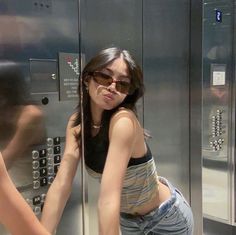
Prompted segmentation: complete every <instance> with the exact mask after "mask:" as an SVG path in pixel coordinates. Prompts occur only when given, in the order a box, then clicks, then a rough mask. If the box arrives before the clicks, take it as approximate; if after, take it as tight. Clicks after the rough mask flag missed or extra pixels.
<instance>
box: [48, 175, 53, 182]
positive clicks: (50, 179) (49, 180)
mask: <svg viewBox="0 0 236 235" xmlns="http://www.w3.org/2000/svg"><path fill="white" fill-rule="evenodd" d="M53 180H54V177H52V176H50V177H48V184H52V182H53Z"/></svg>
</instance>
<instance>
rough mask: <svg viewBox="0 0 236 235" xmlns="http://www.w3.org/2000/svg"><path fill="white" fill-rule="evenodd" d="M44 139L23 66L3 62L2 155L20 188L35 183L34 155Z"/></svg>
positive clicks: (0, 105) (0, 86)
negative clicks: (32, 152) (22, 69)
mask: <svg viewBox="0 0 236 235" xmlns="http://www.w3.org/2000/svg"><path fill="white" fill-rule="evenodd" d="M44 135H45V131H44V123H43V113H42V111H41V109H40V108H39V107H38V106H36V105H34V104H33V102H32V100H31V99H30V95H29V92H28V90H27V86H26V82H25V78H24V76H23V73H22V71H21V70H20V66H19V65H18V64H17V63H15V62H12V61H0V151H1V152H2V156H3V159H4V162H5V165H6V167H7V169H8V172H9V174H10V176H11V178H12V180H13V182H14V183H15V185H16V186H17V187H20V186H25V185H27V184H30V183H32V158H31V151H32V147H33V146H34V145H37V144H40V143H41V142H42V140H43V138H44Z"/></svg>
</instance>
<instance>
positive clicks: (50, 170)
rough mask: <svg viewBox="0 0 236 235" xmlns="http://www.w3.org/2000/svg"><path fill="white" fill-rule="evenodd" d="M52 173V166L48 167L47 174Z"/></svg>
mask: <svg viewBox="0 0 236 235" xmlns="http://www.w3.org/2000/svg"><path fill="white" fill-rule="evenodd" d="M53 173H54V171H53V167H48V174H49V175H53Z"/></svg>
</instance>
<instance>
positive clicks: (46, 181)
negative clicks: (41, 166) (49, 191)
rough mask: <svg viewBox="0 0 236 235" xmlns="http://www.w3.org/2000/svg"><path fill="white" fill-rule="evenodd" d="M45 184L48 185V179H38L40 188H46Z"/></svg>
mask: <svg viewBox="0 0 236 235" xmlns="http://www.w3.org/2000/svg"><path fill="white" fill-rule="evenodd" d="M47 184H48V179H47V178H46V177H45V178H42V179H40V186H41V187H43V186H46V185H47Z"/></svg>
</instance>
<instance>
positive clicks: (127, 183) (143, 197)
mask: <svg viewBox="0 0 236 235" xmlns="http://www.w3.org/2000/svg"><path fill="white" fill-rule="evenodd" d="M146 146H147V152H146V154H145V155H144V156H143V157H140V158H132V157H131V159H130V161H129V163H128V167H127V171H126V174H125V178H124V182H123V188H122V193H121V209H120V211H121V212H125V213H131V214H135V213H136V211H137V209H138V208H140V207H142V206H143V205H145V204H146V203H147V202H149V201H150V200H152V199H153V198H154V197H155V196H156V194H157V192H158V176H157V171H156V165H155V162H154V159H153V157H152V153H151V151H150V149H149V147H148V145H147V144H146ZM108 147H109V138H108V127H103V128H102V129H101V130H100V132H99V133H98V134H97V135H96V136H95V137H91V138H89V140H86V143H85V164H86V169H87V171H88V173H89V174H90V175H91V176H92V177H94V178H97V179H99V180H101V177H102V172H103V169H104V166H105V162H106V157H107V152H108Z"/></svg>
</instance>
